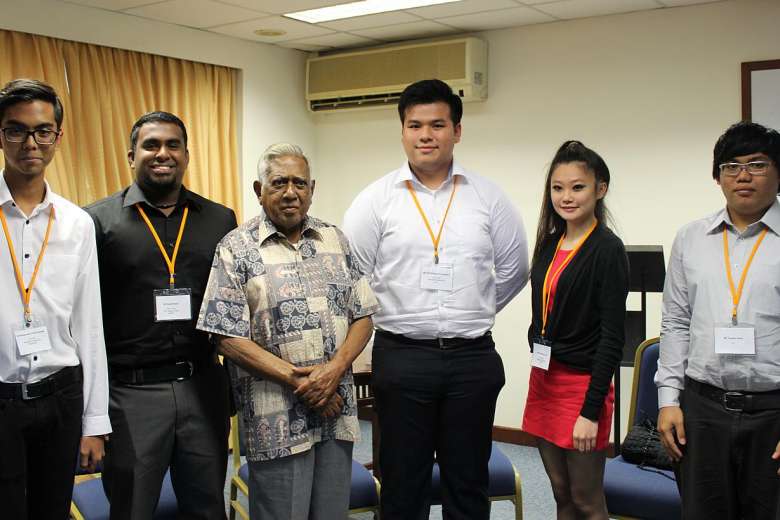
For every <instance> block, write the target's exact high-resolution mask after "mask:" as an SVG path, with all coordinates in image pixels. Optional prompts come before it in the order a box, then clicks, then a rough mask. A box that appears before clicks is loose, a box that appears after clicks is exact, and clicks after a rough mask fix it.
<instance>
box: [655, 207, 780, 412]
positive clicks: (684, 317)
mask: <svg viewBox="0 0 780 520" xmlns="http://www.w3.org/2000/svg"><path fill="white" fill-rule="evenodd" d="M724 226H725V228H726V230H727V235H728V244H729V257H730V262H731V275H732V277H733V280H734V285H735V286H738V285H739V279H740V277H741V276H742V271H743V269H744V266H745V263H746V262H747V260H748V258H749V257H750V253H751V251H752V250H753V246H754V245H755V243H756V240H758V237H759V234H760V233H761V231H762V230H764V229H765V228H766V229H768V232H767V234H766V237H765V238H764V240H763V242H762V243H761V246H760V247H759V249H758V251H757V252H756V255H755V257H754V258H753V263H752V264H751V266H750V269H749V271H748V274H747V278H746V279H745V286H744V289H743V292H742V298H741V300H740V302H739V306H738V308H737V320H738V323H739V325H752V326H754V327H755V342H756V353H755V355H733V354H716V353H715V339H714V329H715V327H718V326H725V325H726V324H727V323H729V322H730V321H731V310H732V307H733V305H732V298H731V292H730V290H729V283H728V279H727V278H726V268H725V263H724V254H723V236H722V233H723V229H724ZM686 375H687V376H688V377H690V378H691V379H695V380H696V381H700V382H703V383H707V384H710V385H713V386H716V387H718V388H721V389H724V390H744V391H751V392H764V391H769V390H776V389H778V388H780V204H779V203H778V201H775V203H774V204H773V205H772V206H771V207H770V208H769V210H767V212H766V213H765V214H764V216H763V218H761V220H759V221H758V222H755V223H753V224H751V225H750V226H748V227H747V229H745V231H744V232H743V233H740V232H739V231H738V230H737V229H736V228H735V227H734V225H733V224H732V222H731V218H730V217H729V214H728V212H727V211H726V209H725V208H724V209H722V210H720V211H718V212H717V213H715V214H713V215H710V216H708V217H706V218H703V219H700V220H697V221H695V222H692V223H690V224H688V225H686V226H685V227H683V228H682V229H681V230H680V231H679V232H678V233H677V237H676V238H675V240H674V245H673V246H672V253H671V256H670V258H669V268H668V272H667V275H666V283H665V285H664V296H663V307H662V321H661V357H660V359H659V360H658V372H657V373H656V376H655V383H656V385H657V386H658V405H659V407H664V406H679V397H680V393H681V392H682V390H683V387H684V377H685V376H686Z"/></svg>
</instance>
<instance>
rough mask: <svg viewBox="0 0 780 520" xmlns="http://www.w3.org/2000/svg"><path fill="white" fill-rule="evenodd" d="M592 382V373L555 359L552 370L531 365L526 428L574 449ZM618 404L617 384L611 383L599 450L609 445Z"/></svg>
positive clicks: (603, 415)
mask: <svg viewBox="0 0 780 520" xmlns="http://www.w3.org/2000/svg"><path fill="white" fill-rule="evenodd" d="M589 384H590V374H589V373H587V372H581V371H579V370H574V369H572V368H569V367H567V366H566V365H564V364H562V363H559V362H557V361H555V360H554V359H551V360H550V366H549V370H542V369H541V368H536V367H534V368H531V377H530V378H529V381H528V399H527V400H526V403H525V413H524V414H523V430H524V431H525V432H527V433H530V434H531V435H535V436H537V437H541V438H542V439H545V440H547V441H549V442H551V443H553V444H555V445H556V446H559V447H561V448H565V449H570V450H573V449H574V444H573V441H572V437H573V433H574V423H575V422H576V421H577V418H578V417H579V416H580V410H581V409H582V405H583V403H584V402H585V393H586V392H587V391H588V385H589ZM614 406H615V387H614V386H613V385H612V384H610V385H609V392H607V397H606V398H605V399H604V407H603V408H602V409H601V415H600V416H599V421H598V423H599V429H598V434H597V435H596V450H604V449H606V448H607V446H608V445H609V434H610V431H611V427H612V410H613V408H614Z"/></svg>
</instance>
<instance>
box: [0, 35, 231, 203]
mask: <svg viewBox="0 0 780 520" xmlns="http://www.w3.org/2000/svg"><path fill="white" fill-rule="evenodd" d="M0 43H2V45H0V81H3V82H5V81H8V80H9V79H11V78H14V77H33V78H39V79H43V80H44V81H47V82H48V83H51V84H52V85H53V86H54V87H55V88H56V89H57V91H58V93H60V95H61V97H62V98H63V104H64V105H65V123H64V132H65V135H64V136H63V142H62V147H61V150H60V153H59V157H58V159H57V161H58V162H57V163H56V164H55V165H54V166H55V170H56V171H54V172H49V171H47V178H48V179H49V180H50V182H51V183H52V187H53V188H54V189H55V190H57V191H58V192H59V193H61V194H62V195H63V196H65V197H66V198H69V199H71V200H73V201H74V202H76V203H78V204H81V205H84V204H88V203H90V202H92V201H94V200H97V199H99V198H102V197H105V196H106V195H109V194H111V193H114V192H115V191H118V190H120V189H121V188H123V187H124V186H127V185H128V184H130V183H131V182H132V172H131V170H130V168H129V166H128V163H127V149H128V147H129V137H130V128H131V127H132V125H133V122H135V120H136V119H138V117H140V116H141V115H143V114H144V113H146V112H149V111H152V110H164V111H167V112H172V113H174V114H176V115H177V116H179V117H180V118H181V119H182V120H183V121H184V124H185V125H186V127H187V133H188V135H189V142H188V147H189V150H190V166H189V170H188V172H187V174H186V175H185V178H184V183H185V184H186V185H187V186H188V187H189V188H190V189H191V190H193V191H195V192H197V193H200V194H201V195H204V196H205V197H208V198H210V199H212V200H216V201H218V202H221V203H222V204H225V205H226V206H228V207H231V208H234V209H236V211H237V212H238V210H239V204H240V197H239V172H238V159H237V157H238V151H237V144H236V142H237V135H236V82H237V78H238V71H237V70H236V69H231V68H228V67H220V66H216V65H207V64H203V63H196V62H192V61H186V60H179V59H174V58H166V57H163V56H156V55H151V54H145V53H139V52H132V51H125V50H120V49H113V48H110V47H102V46H98V45H91V44H86V43H78V42H70V41H64V40H57V39H54V38H46V37H41V36H34V35H28V34H23V33H15V32H10V31H2V30H0ZM6 55H8V56H11V58H6ZM49 69H51V70H49ZM55 72H59V76H57V75H56V74H55Z"/></svg>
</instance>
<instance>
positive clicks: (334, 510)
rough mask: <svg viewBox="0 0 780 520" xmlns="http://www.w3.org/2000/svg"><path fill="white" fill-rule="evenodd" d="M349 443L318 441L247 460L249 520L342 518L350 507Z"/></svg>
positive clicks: (350, 472)
mask: <svg viewBox="0 0 780 520" xmlns="http://www.w3.org/2000/svg"><path fill="white" fill-rule="evenodd" d="M352 446H353V444H352V443H351V442H347V441H335V440H331V441H325V442H318V443H317V444H315V445H314V448H312V449H311V450H309V451H307V452H304V453H299V454H297V455H290V456H288V457H283V458H281V459H274V460H267V461H261V462H251V461H250V462H249V516H250V517H251V519H252V520H343V519H345V518H347V510H348V509H349V489H350V483H351V480H352Z"/></svg>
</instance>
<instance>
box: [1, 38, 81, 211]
mask: <svg viewBox="0 0 780 520" xmlns="http://www.w3.org/2000/svg"><path fill="white" fill-rule="evenodd" d="M63 43H64V42H63V41H62V40H56V39H53V38H45V37H43V36H35V35H32V34H26V33H20V32H13V31H3V30H0V85H5V84H6V83H8V82H9V81H10V80H12V79H15V78H35V79H39V80H41V81H45V82H46V83H48V84H50V85H51V86H52V87H54V89H55V90H56V91H57V93H58V94H59V95H60V98H61V99H62V104H63V107H64V109H65V119H64V121H63V131H64V134H65V136H67V137H66V139H65V140H64V141H63V143H62V146H61V147H60V151H59V153H57V154H56V155H55V156H54V161H52V163H51V164H50V165H49V168H48V169H47V170H46V179H47V180H48V181H49V184H51V186H52V189H53V190H54V191H56V192H57V193H59V194H61V195H63V196H64V197H66V198H68V199H71V200H73V201H77V200H78V199H76V198H75V194H76V184H77V182H76V179H75V178H74V175H73V174H72V173H71V174H69V172H74V171H75V170H74V169H73V156H74V151H75V149H74V147H73V146H71V145H72V143H71V139H70V138H69V136H70V134H71V131H72V128H73V114H72V110H71V104H70V95H69V94H68V82H67V78H66V73H65V60H64V59H63V56H62V46H63ZM2 165H3V157H2V154H0V167H2ZM78 203H84V201H80V200H79V201H78Z"/></svg>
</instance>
